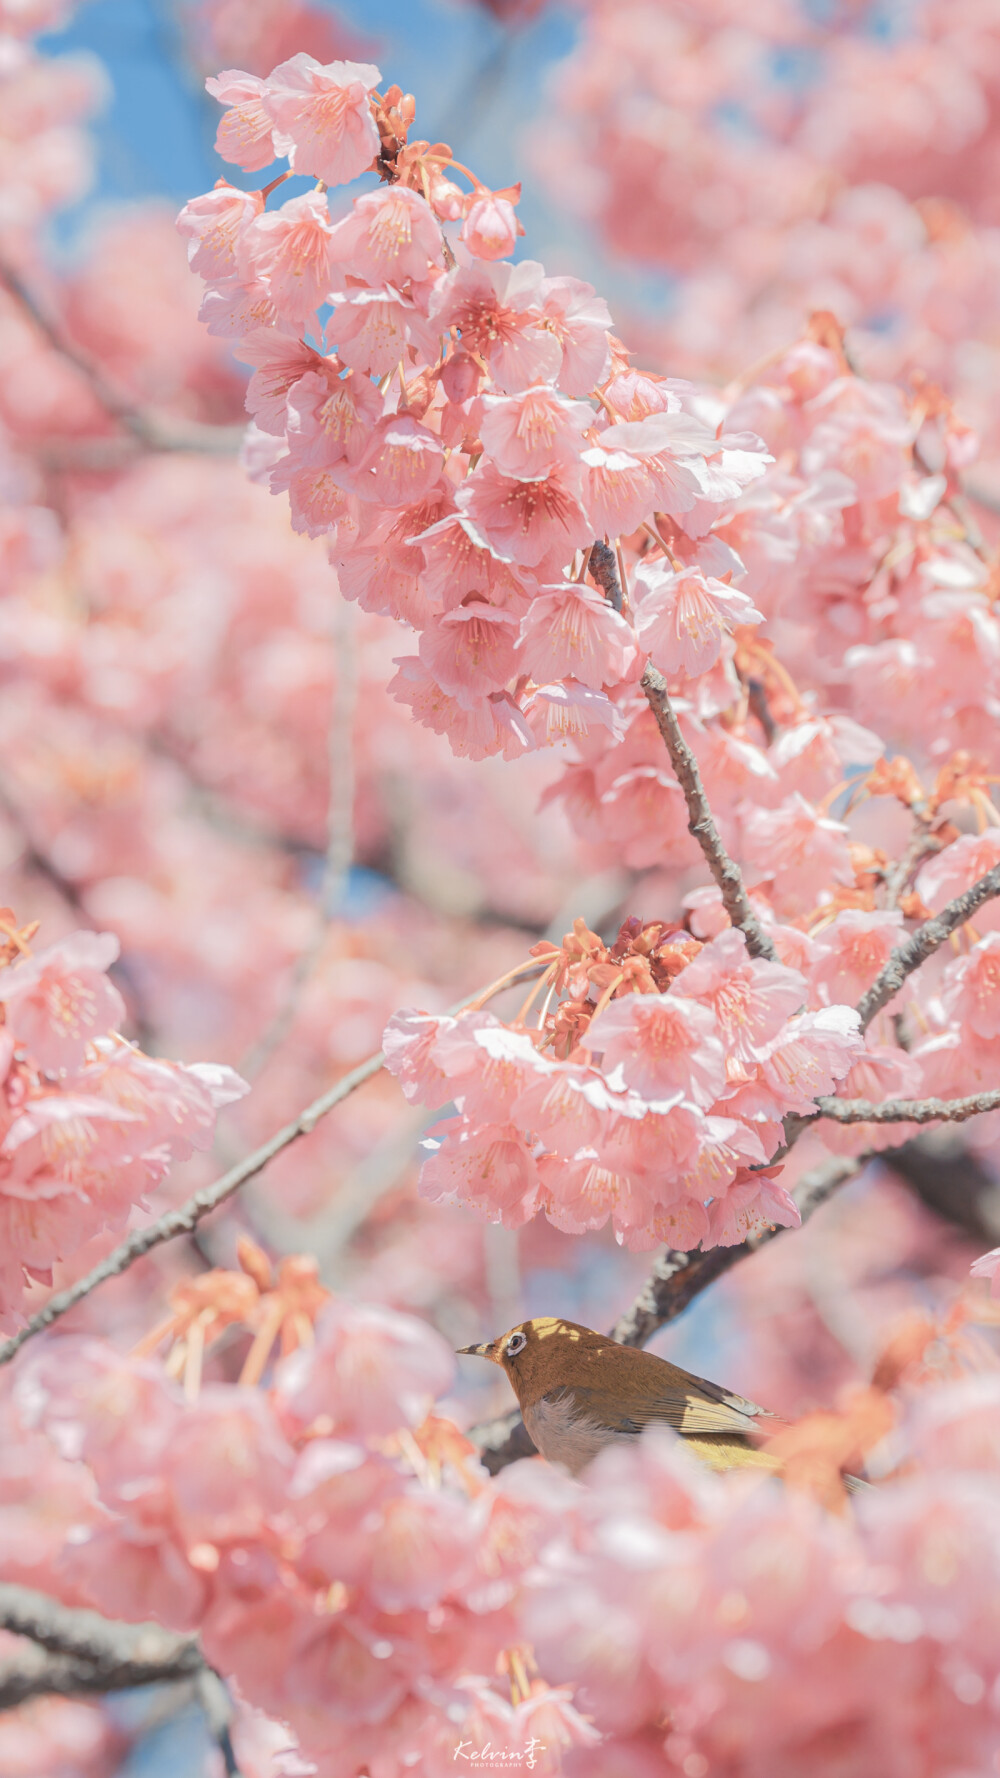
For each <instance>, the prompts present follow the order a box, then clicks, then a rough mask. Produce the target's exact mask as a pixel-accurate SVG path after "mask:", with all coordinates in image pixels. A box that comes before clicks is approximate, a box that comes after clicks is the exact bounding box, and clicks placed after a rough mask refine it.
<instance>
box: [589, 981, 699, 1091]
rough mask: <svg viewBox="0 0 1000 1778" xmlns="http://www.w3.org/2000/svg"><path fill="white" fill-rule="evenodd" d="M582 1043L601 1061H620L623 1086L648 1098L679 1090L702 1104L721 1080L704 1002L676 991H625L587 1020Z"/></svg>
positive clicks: (611, 1064)
mask: <svg viewBox="0 0 1000 1778" xmlns="http://www.w3.org/2000/svg"><path fill="white" fill-rule="evenodd" d="M586 1044H587V1048H588V1049H590V1050H591V1051H592V1052H593V1051H598V1052H600V1053H601V1054H602V1055H603V1059H604V1066H605V1068H607V1069H614V1068H616V1067H618V1066H619V1065H620V1066H621V1069H622V1074H623V1077H624V1079H625V1080H626V1082H627V1083H628V1085H629V1086H631V1087H634V1088H635V1090H636V1092H639V1093H643V1094H645V1095H646V1096H647V1097H648V1098H662V1097H663V1096H664V1095H665V1094H667V1093H670V1092H681V1093H683V1094H684V1095H685V1096H686V1097H688V1098H690V1099H691V1100H692V1101H693V1102H694V1104H696V1105H702V1106H708V1105H711V1103H712V1101H713V1099H715V1098H717V1097H718V1094H719V1091H720V1090H721V1088H722V1085H723V1083H724V1081H725V1062H724V1056H723V1049H722V1045H721V1043H720V1041H719V1038H718V1036H717V1034H716V1022H715V1019H714V1017H713V1015H712V1013H711V1012H710V1011H709V1009H708V1008H707V1007H705V1006H701V1005H699V1004H698V1003H697V1001H694V1000H687V999H685V998H684V996H683V995H681V994H663V995H658V994H651V995H646V994H629V995H627V996H626V998H625V999H624V1000H615V1001H612V1002H611V1004H610V1005H609V1006H606V1007H605V1008H604V1011H603V1012H600V1013H598V1015H597V1017H596V1018H595V1019H593V1020H592V1021H591V1024H590V1025H589V1027H588V1029H587V1036H586Z"/></svg>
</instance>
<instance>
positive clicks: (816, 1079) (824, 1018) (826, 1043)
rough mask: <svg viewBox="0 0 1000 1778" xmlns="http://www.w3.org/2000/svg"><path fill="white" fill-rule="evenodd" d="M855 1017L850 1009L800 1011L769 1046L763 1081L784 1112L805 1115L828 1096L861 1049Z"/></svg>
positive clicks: (831, 1008)
mask: <svg viewBox="0 0 1000 1778" xmlns="http://www.w3.org/2000/svg"><path fill="white" fill-rule="evenodd" d="M862 1047H863V1044H862V1038H861V1035H860V1030H859V1019H858V1014H857V1013H856V1012H855V1010H854V1008H853V1007H851V1006H824V1007H822V1008H821V1009H820V1011H819V1012H807V1013H802V1014H800V1016H799V1017H798V1018H796V1019H793V1020H791V1021H790V1022H789V1024H788V1026H787V1027H786V1029H785V1030H784V1031H782V1032H779V1034H778V1036H777V1037H776V1038H774V1040H773V1041H772V1042H771V1043H770V1044H769V1045H768V1050H767V1054H766V1055H765V1057H764V1058H763V1062H762V1071H763V1076H764V1080H765V1081H766V1083H767V1085H768V1086H769V1087H770V1088H771V1090H772V1091H773V1092H774V1094H775V1096H776V1097H777V1099H778V1101H779V1103H780V1104H781V1106H782V1109H783V1110H784V1111H798V1112H803V1113H805V1112H808V1111H810V1110H811V1109H812V1102H813V1100H814V1099H816V1098H817V1097H818V1096H819V1095H820V1094H823V1093H832V1091H833V1089H834V1086H835V1085H836V1083H837V1082H838V1081H839V1080H842V1079H843V1077H844V1075H845V1074H847V1072H848V1070H849V1069H850V1067H851V1066H852V1064H853V1063H854V1062H855V1061H856V1060H857V1059H858V1057H859V1056H860V1053H861V1050H862Z"/></svg>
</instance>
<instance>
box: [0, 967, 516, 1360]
mask: <svg viewBox="0 0 1000 1778" xmlns="http://www.w3.org/2000/svg"><path fill="white" fill-rule="evenodd" d="M541 968H542V966H541V964H540V965H539V970H541ZM525 979H526V980H527V979H528V978H527V977H526V978H525ZM501 986H506V983H502V984H501ZM498 991H499V990H498ZM492 992H493V988H492V985H491V987H490V988H488V989H485V990H484V989H482V988H479V989H477V991H476V992H475V993H474V994H467V995H466V996H465V998H464V999H463V1000H459V1001H457V1002H456V1003H455V1005H454V1006H452V1007H449V1009H448V1011H449V1014H455V1013H459V1012H461V1011H462V1010H463V1009H464V1008H465V1007H467V1006H471V1005H472V1004H473V1003H474V1002H475V1001H482V1000H486V999H488V998H489V996H490V994H491V993H492ZM384 1063H385V1054H384V1052H383V1051H382V1050H379V1052H378V1054H377V1055H375V1056H369V1057H368V1060H367V1061H366V1062H359V1064H358V1066H357V1067H356V1068H352V1069H351V1070H350V1072H349V1073H348V1074H344V1075H342V1076H341V1078H340V1080H338V1081H336V1082H335V1083H334V1085H333V1086H332V1087H328V1088H327V1090H326V1092H325V1093H321V1094H320V1096H319V1098H318V1099H314V1100H313V1102H312V1104H311V1105H307V1106H306V1108H305V1110H304V1111H300V1112H299V1115H298V1117H296V1118H294V1119H293V1121H292V1122H291V1123H290V1124H286V1125H285V1127H284V1129H281V1130H278V1131H276V1133H275V1134H274V1135H273V1136H271V1137H269V1138H268V1140H267V1141H266V1142H263V1143H262V1144H261V1146H260V1147H259V1148H255V1149H254V1150H253V1153H252V1154H248V1155H246V1156H245V1157H244V1159H243V1160H242V1161H238V1162H237V1163H236V1165H235V1167H230V1168H229V1171H228V1172H227V1173H223V1175H222V1177H221V1178H220V1179H216V1180H214V1181H213V1183H212V1184H211V1185H206V1186H204V1187H203V1188H202V1190H201V1191H199V1192H195V1194H194V1196H193V1197H190V1198H188V1200H187V1203H186V1204H182V1205H181V1206H180V1208H179V1209H178V1210H168V1211H167V1212H166V1214H165V1215H164V1216H161V1217H159V1218H158V1219H157V1221H156V1222H153V1223H150V1224H149V1225H148V1227H146V1228H144V1229H136V1230H135V1233H134V1234H131V1235H129V1236H127V1238H126V1239H125V1240H124V1241H123V1242H122V1243H121V1246H120V1247H116V1248H115V1250H114V1252H113V1253H109V1254H108V1256H107V1258H106V1259H102V1260H101V1262H100V1264H99V1265H96V1266H95V1267H94V1269H93V1271H92V1272H88V1273H87V1275H86V1277H84V1278H78V1279H77V1281H76V1283H75V1284H70V1285H68V1286H67V1287H66V1289H65V1290H60V1291H57V1292H56V1294H55V1296H52V1297H50V1298H49V1300H48V1302H47V1303H46V1304H45V1305H44V1306H43V1307H42V1308H41V1309H39V1310H38V1311H37V1313H36V1314H34V1315H32V1317H31V1319H30V1321H28V1322H27V1323H26V1324H25V1326H24V1327H22V1328H20V1329H19V1330H18V1332H17V1333H16V1334H12V1335H11V1337H10V1338H9V1339H7V1340H3V1341H2V1342H0V1365H3V1364H9V1363H10V1361H11V1359H12V1358H14V1357H15V1356H16V1354H17V1353H18V1352H19V1351H20V1350H21V1347H22V1346H23V1345H24V1344H25V1343H26V1341H28V1340H30V1339H33V1338H34V1336H35V1334H39V1333H43V1332H44V1330H45V1329H46V1328H47V1327H51V1326H52V1323H53V1322H54V1321H58V1320H59V1319H60V1317H61V1316H63V1315H65V1314H67V1313H68V1312H69V1310H70V1309H73V1308H75V1307H76V1305H77V1303H79V1302H82V1301H83V1298H84V1297H85V1296H89V1295H90V1293H91V1291H92V1290H96V1289H97V1287H98V1285H99V1284H104V1283H105V1282H106V1281H107V1279H109V1278H116V1277H118V1275H119V1273H121V1272H126V1271H127V1270H128V1268H129V1266H131V1265H134V1264H135V1261H136V1260H137V1259H142V1258H143V1256H144V1255H145V1254H147V1253H150V1252H151V1251H152V1249H153V1248H154V1247H160V1246H162V1244H163V1242H164V1241H172V1240H174V1238H175V1237H176V1236H177V1235H189V1234H190V1233H191V1230H192V1229H193V1228H196V1227H197V1225H198V1223H199V1222H201V1220H202V1218H203V1217H205V1216H209V1215H211V1213H212V1211H213V1210H217V1209H218V1208H219V1205H220V1204H224V1203H225V1201H226V1199H227V1198H231V1197H232V1196H233V1193H234V1192H237V1191H239V1188H240V1186H241V1185H245V1184H246V1182H247V1180H248V1179H253V1178H254V1176H255V1175H256V1174H257V1173H262V1172H263V1170H264V1168H265V1167H266V1166H267V1165H268V1163H269V1162H270V1161H273V1160H274V1158H275V1156H276V1155H279V1154H281V1152H282V1150H283V1149H286V1148H288V1147H290V1146H291V1144H292V1143H293V1142H298V1141H299V1140H300V1138H301V1137H303V1136H308V1135H310V1134H311V1132H312V1131H313V1130H314V1129H315V1128H316V1125H317V1124H318V1123H319V1122H320V1120H321V1119H322V1118H324V1117H326V1116H327V1114H328V1113H329V1112H331V1111H332V1110H333V1109H334V1106H336V1105H339V1104H341V1102H342V1101H343V1100H344V1099H347V1098H349V1097H350V1095H351V1093H353V1092H355V1091H356V1090H357V1088H358V1087H360V1086H363V1085H364V1083H365V1081H366V1080H371V1078H372V1076H373V1075H374V1074H378V1072H379V1070H380V1069H381V1068H382V1067H383V1066H384Z"/></svg>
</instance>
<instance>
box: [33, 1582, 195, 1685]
mask: <svg viewBox="0 0 1000 1778" xmlns="http://www.w3.org/2000/svg"><path fill="white" fill-rule="evenodd" d="M0 1627H2V1628H3V1629H5V1630H9V1631H11V1632H12V1633H13V1634H14V1635H16V1636H24V1637H27V1638H28V1639H29V1640H30V1642H32V1643H33V1644H34V1645H35V1646H34V1648H26V1649H25V1650H24V1651H23V1653H19V1654H18V1655H17V1656H16V1657H15V1658H12V1659H11V1660H9V1661H6V1662H4V1663H2V1664H0V1709H5V1710H6V1709H11V1708H12V1707H13V1706H14V1705H15V1704H20V1703H22V1702H23V1701H24V1699H25V1698H29V1697H36V1696H38V1695H40V1694H42V1693H45V1692H58V1693H60V1694H62V1695H63V1696H73V1695H78V1694H83V1693H97V1692H110V1691H124V1690H126V1689H127V1688H129V1687H131V1686H137V1685H153V1684H162V1683H165V1682H168V1681H172V1680H181V1679H192V1678H195V1677H197V1676H199V1675H200V1674H201V1673H202V1672H203V1671H204V1670H205V1662H204V1658H203V1656H202V1654H201V1651H200V1650H199V1648H198V1645H197V1643H196V1642H195V1641H194V1640H193V1639H192V1638H191V1637H189V1636H175V1635H173V1634H172V1633H171V1632H170V1631H169V1630H164V1629H162V1628H161V1627H160V1625H159V1624H122V1623H113V1622H111V1621H110V1620H109V1619H108V1618H103V1617H101V1616H100V1615H99V1614H98V1613H97V1612H96V1611H80V1610H77V1609H75V1608H71V1607H69V1606H67V1605H62V1604H60V1603H59V1601H58V1600H56V1599H50V1598H49V1597H48V1596H47V1594H45V1593H38V1592H35V1591H34V1590H33V1589H32V1588H30V1587H18V1586H11V1585H0Z"/></svg>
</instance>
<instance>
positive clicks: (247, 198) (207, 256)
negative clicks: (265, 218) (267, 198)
mask: <svg viewBox="0 0 1000 1778" xmlns="http://www.w3.org/2000/svg"><path fill="white" fill-rule="evenodd" d="M263 208H264V202H263V199H262V197H261V195H260V193H259V192H254V191H238V190H237V189H236V187H235V186H232V185H227V184H226V182H225V180H224V179H220V180H219V182H218V184H217V185H216V186H215V189H214V190H213V191H209V192H206V193H205V195H204V196H203V197H200V198H193V199H192V200H191V202H190V203H189V204H185V205H184V208H183V210H182V211H181V213H180V215H179V216H178V218H177V228H178V232H179V233H180V234H182V235H186V236H187V238H188V264H189V265H190V267H191V270H192V271H193V272H200V273H201V275H202V277H203V278H205V279H206V281H207V282H209V283H217V282H219V281H220V280H221V279H224V278H239V277H240V275H241V272H242V270H243V258H242V241H243V236H244V234H245V233H246V230H247V228H248V227H249V225H250V223H251V222H253V221H254V219H255V218H256V217H257V216H259V215H260V214H261V212H262V211H263Z"/></svg>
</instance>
